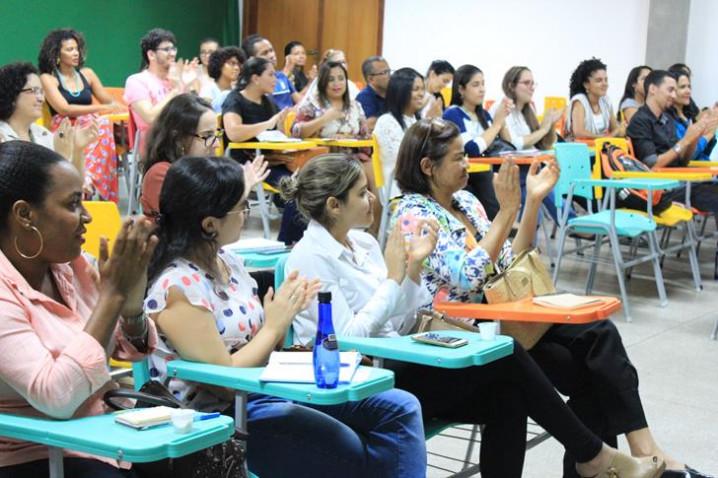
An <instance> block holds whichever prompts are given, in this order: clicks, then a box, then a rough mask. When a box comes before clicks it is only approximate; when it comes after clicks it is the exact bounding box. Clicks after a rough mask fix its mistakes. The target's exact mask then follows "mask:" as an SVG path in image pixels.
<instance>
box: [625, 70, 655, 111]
mask: <svg viewBox="0 0 718 478" xmlns="http://www.w3.org/2000/svg"><path fill="white" fill-rule="evenodd" d="M652 71H653V68H651V67H650V66H645V65H643V66H636V67H633V68H632V69H631V71H630V72H629V73H628V79H626V87H625V89H624V91H623V98H621V101H620V102H619V103H618V119H619V121H623V122H624V123H626V124H629V123H630V122H631V118H633V115H634V114H635V113H636V111H638V108H640V107H641V105H642V104H643V103H645V101H646V92H645V91H643V82H644V81H645V79H646V77H647V76H648V74H649V73H650V72H652Z"/></svg>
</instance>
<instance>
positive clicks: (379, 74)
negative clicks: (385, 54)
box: [369, 68, 391, 76]
mask: <svg viewBox="0 0 718 478" xmlns="http://www.w3.org/2000/svg"><path fill="white" fill-rule="evenodd" d="M384 75H391V70H390V69H389V68H387V69H386V70H381V71H377V72H376V73H370V74H369V76H384Z"/></svg>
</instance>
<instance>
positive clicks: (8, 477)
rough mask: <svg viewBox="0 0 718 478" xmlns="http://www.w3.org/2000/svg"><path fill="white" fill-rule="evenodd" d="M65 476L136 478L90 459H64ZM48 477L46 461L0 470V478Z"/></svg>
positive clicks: (124, 471)
mask: <svg viewBox="0 0 718 478" xmlns="http://www.w3.org/2000/svg"><path fill="white" fill-rule="evenodd" d="M63 463H64V467H65V476H67V477H68V478H136V477H137V475H136V474H135V472H134V471H132V470H120V469H117V468H115V467H114V466H112V465H109V464H107V463H105V462H102V461H98V460H93V459H91V458H76V457H72V458H67V457H66V458H65V459H64V460H63ZM49 476H50V468H49V463H48V460H36V461H31V462H29V463H21V464H19V465H12V466H4V467H2V468H0V478H47V477H49Z"/></svg>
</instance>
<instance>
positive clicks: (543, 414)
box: [384, 344, 602, 478]
mask: <svg viewBox="0 0 718 478" xmlns="http://www.w3.org/2000/svg"><path fill="white" fill-rule="evenodd" d="M384 366H385V367H386V368H389V369H391V370H393V371H394V373H395V383H396V387H397V388H401V389H404V390H407V391H409V392H411V393H413V394H414V395H416V397H417V398H418V399H419V401H420V402H421V408H422V412H423V415H424V420H425V421H427V420H429V419H440V420H449V421H454V422H460V423H481V424H484V425H485V428H484V431H483V433H482V434H481V476H482V477H484V478H494V477H501V478H512V477H517V478H518V477H520V476H521V472H522V469H523V463H524V454H525V453H526V421H527V416H530V417H531V418H533V419H534V420H536V422H537V423H538V424H539V425H541V426H542V427H544V428H545V429H546V430H547V431H548V432H549V433H551V435H553V436H554V437H555V438H556V439H557V440H558V441H559V442H561V443H562V444H563V445H564V446H565V447H566V448H567V449H569V450H571V453H572V454H573V456H576V457H578V459H579V461H588V460H590V459H591V458H593V457H595V456H596V455H597V454H598V453H599V451H600V450H601V446H602V443H601V440H600V439H599V438H598V437H596V436H595V435H594V434H593V433H592V432H591V431H590V430H589V429H588V428H587V427H586V426H585V425H584V424H583V423H581V421H580V420H579V419H578V417H576V415H575V414H574V413H573V412H572V411H571V410H570V409H569V408H568V407H567V406H566V404H565V403H564V402H563V400H562V399H561V397H559V395H558V394H557V393H556V391H555V390H554V387H553V385H552V384H551V382H550V381H549V380H548V378H547V377H546V376H545V375H544V374H543V372H541V369H540V368H539V367H538V365H536V363H535V362H534V361H533V359H532V358H531V357H530V356H529V355H528V353H527V352H526V351H525V350H524V349H523V348H521V346H520V345H519V344H515V348H514V353H513V355H510V356H508V357H505V358H503V359H501V360H497V361H496V362H492V363H490V364H488V365H484V366H481V367H468V368H463V369H444V368H438V367H429V366H424V365H416V364H410V363H406V362H397V361H393V360H387V361H385V365H384Z"/></svg>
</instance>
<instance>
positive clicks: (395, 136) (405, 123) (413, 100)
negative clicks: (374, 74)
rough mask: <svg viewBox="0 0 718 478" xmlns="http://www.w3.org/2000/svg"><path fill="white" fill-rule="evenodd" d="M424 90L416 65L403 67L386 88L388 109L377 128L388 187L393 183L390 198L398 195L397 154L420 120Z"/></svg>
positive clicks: (397, 71)
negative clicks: (395, 174)
mask: <svg viewBox="0 0 718 478" xmlns="http://www.w3.org/2000/svg"><path fill="white" fill-rule="evenodd" d="M424 93H425V89H424V78H422V76H421V74H420V73H419V72H418V71H416V70H414V69H413V68H400V69H398V70H396V71H395V72H394V74H393V75H391V78H390V79H389V85H388V86H387V89H386V107H387V112H386V113H384V114H383V115H381V116H380V117H379V119H378V120H377V122H376V127H375V128H374V136H376V141H377V143H378V144H379V154H380V155H381V167H382V173H383V176H384V184H385V185H386V186H385V187H389V184H391V187H390V190H389V197H395V196H398V195H399V190H398V188H397V187H396V184H395V183H394V165H396V156H397V154H398V153H399V145H401V140H402V139H403V138H404V131H406V129H407V128H408V127H409V126H411V125H413V124H414V123H416V121H417V120H418V119H419V111H420V110H421V106H422V105H423V104H424ZM390 181H391V182H390Z"/></svg>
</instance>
